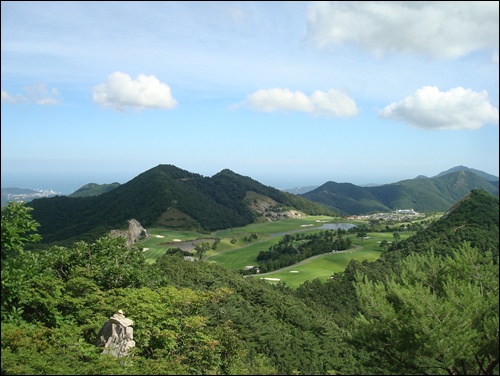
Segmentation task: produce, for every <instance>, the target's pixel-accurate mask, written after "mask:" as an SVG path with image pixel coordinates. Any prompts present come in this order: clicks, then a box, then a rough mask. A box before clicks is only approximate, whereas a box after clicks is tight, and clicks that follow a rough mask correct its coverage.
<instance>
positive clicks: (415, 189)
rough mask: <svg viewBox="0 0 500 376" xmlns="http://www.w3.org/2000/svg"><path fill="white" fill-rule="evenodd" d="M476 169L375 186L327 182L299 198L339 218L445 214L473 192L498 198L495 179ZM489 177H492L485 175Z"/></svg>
mask: <svg viewBox="0 0 500 376" xmlns="http://www.w3.org/2000/svg"><path fill="white" fill-rule="evenodd" d="M474 171H477V170H473V171H469V170H458V171H453V172H449V173H443V174H439V175H438V176H436V177H433V178H425V177H421V178H420V177H419V178H416V179H409V180H402V181H400V182H397V183H392V184H384V185H380V186H376V187H359V186H356V185H354V184H351V183H335V182H332V181H330V182H327V183H325V184H323V185H322V186H320V187H318V188H316V189H315V190H313V191H310V192H306V193H303V194H302V195H301V196H303V197H306V198H308V199H310V200H312V201H315V202H318V203H321V204H324V205H326V206H328V207H329V208H330V209H332V210H333V211H335V212H337V213H340V214H342V215H351V214H356V215H357V214H366V213H375V212H389V211H392V210H396V209H414V210H416V211H417V212H433V211H445V210H447V209H448V208H449V207H450V206H452V205H453V204H455V203H456V202H457V201H458V200H460V199H461V198H463V197H464V196H465V195H466V194H468V193H469V192H470V191H471V190H472V189H482V190H484V191H486V192H488V193H490V194H492V195H494V196H498V177H497V178H496V180H495V181H490V180H487V179H486V178H484V177H483V176H484V173H483V176H480V175H478V174H477V173H476V172H474ZM486 176H491V175H486Z"/></svg>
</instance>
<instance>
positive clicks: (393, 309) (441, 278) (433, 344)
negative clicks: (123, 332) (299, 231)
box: [1, 187, 499, 375]
mask: <svg viewBox="0 0 500 376" xmlns="http://www.w3.org/2000/svg"><path fill="white" fill-rule="evenodd" d="M118 189H120V187H118V188H116V189H115V190H118ZM35 211H36V209H33V208H32V207H30V206H27V205H26V204H23V203H10V204H9V205H8V206H6V207H5V208H4V209H3V210H2V235H1V236H2V239H1V240H2V244H1V247H2V248H1V252H2V297H1V315H2V323H1V328H2V331H1V332H2V353H1V355H2V356H1V368H2V374H61V375H62V374H65V375H67V374H187V375H194V374H304V375H305V374H352V375H354V374H397V375H401V374H415V375H417V374H418V375H420V374H443V375H458V374H462V375H465V374H484V375H491V374H493V375H498V374H499V366H498V359H499V338H498V336H499V319H498V317H499V311H498V304H499V295H498V293H499V291H498V285H499V268H498V247H499V227H498V225H499V201H498V197H495V196H492V195H491V194H489V193H487V192H485V191H482V190H472V191H471V192H470V193H469V194H468V195H467V196H466V197H465V198H463V199H462V200H461V201H460V202H458V203H457V204H456V205H454V206H453V207H451V208H450V210H449V211H448V212H447V213H446V215H445V216H444V217H443V218H442V219H440V220H438V221H436V222H434V223H432V224H430V225H429V226H428V227H426V228H423V229H421V230H419V231H417V233H416V235H414V236H412V237H410V238H408V239H406V240H404V241H400V242H397V243H395V244H393V245H391V246H389V247H388V249H387V250H386V251H385V252H384V253H383V254H382V256H381V257H380V258H379V259H378V260H377V261H375V262H356V261H351V262H350V264H349V265H348V267H347V268H346V270H345V271H344V272H343V273H339V274H334V275H332V277H331V278H330V279H329V280H328V282H326V283H323V282H321V281H319V280H311V281H308V282H306V283H304V284H302V285H301V286H299V287H298V288H297V289H291V288H289V287H287V286H286V285H285V284H283V283H278V284H277V285H271V284H268V283H267V282H265V281H262V280H259V279H254V278H244V277H243V276H242V275H240V274H239V273H237V272H233V271H228V270H225V269H224V268H222V267H220V266H219V265H217V264H216V263H209V262H204V261H196V262H189V261H185V260H184V259H183V258H182V255H179V254H176V253H172V254H165V255H164V256H162V257H160V258H159V259H157V261H156V263H153V264H149V263H145V260H144V256H143V253H142V251H141V250H140V249H138V248H136V247H134V246H132V247H127V246H126V244H125V241H124V239H122V238H111V237H109V236H103V237H100V238H99V239H97V240H95V241H92V242H87V241H83V240H81V241H76V242H74V243H73V244H71V245H69V246H55V245H54V246H51V247H49V248H47V249H44V250H39V251H32V250H29V245H30V244H34V243H37V242H39V241H40V235H39V227H40V224H39V223H38V222H37V221H36V220H35V219H34V216H33V214H34V212H35ZM329 235H330V234H329ZM289 240H290V239H287V240H286V241H284V242H283V243H282V244H280V246H279V247H282V248H283V249H285V248H286V246H285V245H286V244H289V243H290V242H289ZM330 241H335V239H334V238H330ZM279 247H278V248H279ZM118 309H122V310H123V311H124V312H125V313H126V315H127V317H130V318H131V319H132V320H133V321H134V340H135V341H136V347H134V348H133V349H132V351H131V353H130V354H129V355H128V356H127V357H124V358H117V357H113V356H112V355H107V354H101V352H102V348H99V347H98V346H96V345H95V344H94V343H95V339H96V336H97V334H98V332H99V329H100V328H101V327H102V325H103V324H104V323H105V322H106V321H107V319H108V318H109V317H110V316H111V315H112V314H113V313H115V312H116V311H117V310H118Z"/></svg>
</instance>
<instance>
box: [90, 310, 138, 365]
mask: <svg viewBox="0 0 500 376" xmlns="http://www.w3.org/2000/svg"><path fill="white" fill-rule="evenodd" d="M132 325H134V322H133V321H132V320H130V319H128V318H126V317H125V315H124V314H123V311H122V310H121V309H120V310H119V311H118V312H117V313H115V314H114V315H113V316H111V317H110V318H109V320H108V321H107V322H106V323H105V324H104V326H103V327H102V328H101V330H100V331H99V333H98V334H97V339H96V341H95V344H96V345H97V346H101V347H102V346H103V347H104V350H103V351H102V354H111V355H114V356H116V357H122V356H126V355H128V351H129V350H130V349H131V348H133V347H135V341H134V328H132Z"/></svg>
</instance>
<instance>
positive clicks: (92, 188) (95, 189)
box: [68, 183, 120, 197]
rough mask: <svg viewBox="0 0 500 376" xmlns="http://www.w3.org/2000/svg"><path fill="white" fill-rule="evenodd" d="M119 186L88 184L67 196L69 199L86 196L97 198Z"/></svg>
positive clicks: (117, 184) (118, 184)
mask: <svg viewBox="0 0 500 376" xmlns="http://www.w3.org/2000/svg"><path fill="white" fill-rule="evenodd" d="M118 186H120V183H111V184H96V183H89V184H85V185H84V186H83V187H81V188H79V189H77V190H76V191H74V192H73V193H71V194H69V195H68V196H69V197H88V196H98V195H100V194H103V193H106V192H109V191H112V190H113V189H115V188H116V187H118Z"/></svg>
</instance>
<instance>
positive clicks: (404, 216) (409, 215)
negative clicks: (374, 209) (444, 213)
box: [347, 209, 425, 221]
mask: <svg viewBox="0 0 500 376" xmlns="http://www.w3.org/2000/svg"><path fill="white" fill-rule="evenodd" d="M418 217H425V215H424V214H422V213H418V212H416V211H415V210H413V209H401V210H394V211H392V212H390V213H375V214H366V215H350V216H348V217H347V219H352V220H360V219H366V220H379V221H409V220H412V219H415V218H418Z"/></svg>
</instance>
